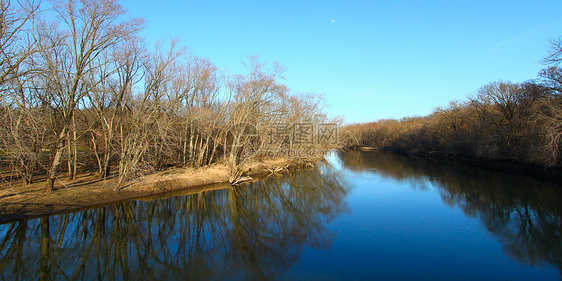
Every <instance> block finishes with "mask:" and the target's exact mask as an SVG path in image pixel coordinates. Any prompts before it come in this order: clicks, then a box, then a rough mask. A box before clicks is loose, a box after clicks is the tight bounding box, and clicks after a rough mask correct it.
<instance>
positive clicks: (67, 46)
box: [43, 0, 142, 191]
mask: <svg viewBox="0 0 562 281" xmlns="http://www.w3.org/2000/svg"><path fill="white" fill-rule="evenodd" d="M51 3H52V6H53V10H54V11H55V13H56V16H57V18H58V19H59V20H60V22H61V23H62V25H63V28H62V30H60V31H58V32H60V34H61V36H62V45H61V47H60V48H57V50H56V51H53V52H45V53H44V54H43V57H44V60H45V62H46V64H47V65H48V70H49V71H48V74H47V76H46V77H45V78H46V82H47V83H46V88H45V96H47V97H49V98H50V100H49V101H50V105H51V107H52V108H53V110H54V111H55V112H56V113H57V115H58V118H59V120H60V124H59V125H58V128H57V129H56V130H55V135H56V147H55V153H54V156H53V161H52V164H51V167H50V169H49V175H48V179H47V183H46V185H45V188H46V190H47V191H50V190H52V189H53V185H54V182H55V179H56V177H57V171H58V168H59V165H60V163H61V158H62V154H63V150H64V148H65V140H67V143H68V142H69V140H68V135H67V133H68V132H69V131H75V130H76V128H75V126H73V125H74V123H73V120H74V114H75V109H76V107H77V105H78V104H79V103H80V102H81V101H82V99H83V98H84V97H85V96H86V95H87V94H88V93H89V92H90V91H92V90H93V89H95V87H97V86H98V84H99V83H101V81H103V80H104V79H105V77H100V79H97V80H93V81H92V80H90V79H86V78H91V77H93V75H91V74H92V72H94V71H96V70H97V69H98V68H100V67H102V66H103V65H105V64H107V61H105V60H103V59H101V58H102V54H103V53H104V52H108V51H109V50H111V47H112V46H115V45H116V44H119V43H120V42H123V41H125V40H127V39H128V38H131V37H134V36H135V35H136V34H137V32H138V31H139V30H140V28H141V25H142V20H140V19H125V18H124V16H125V10H124V9H123V8H122V7H121V6H120V5H119V4H118V3H117V1H116V0H102V1H93V0H84V1H77V0H57V1H52V2H51ZM51 32H53V33H54V32H56V31H51ZM116 71H117V70H114V71H111V72H108V73H107V75H108V76H109V75H113V74H115V72H116ZM72 142H73V143H74V144H75V142H76V139H75V138H73V139H72Z"/></svg>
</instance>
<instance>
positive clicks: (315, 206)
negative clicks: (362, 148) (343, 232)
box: [0, 164, 350, 280]
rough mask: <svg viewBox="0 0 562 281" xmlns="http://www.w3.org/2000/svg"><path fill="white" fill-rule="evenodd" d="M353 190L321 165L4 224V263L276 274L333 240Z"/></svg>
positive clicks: (109, 274) (82, 271)
mask: <svg viewBox="0 0 562 281" xmlns="http://www.w3.org/2000/svg"><path fill="white" fill-rule="evenodd" d="M349 190H350V188H349V187H348V184H346V182H345V180H344V179H343V177H342V176H341V175H340V174H339V172H338V171H336V170H334V169H332V168H331V167H330V166H329V165H324V164H322V165H319V166H316V167H314V168H300V169H298V170H297V169H292V170H290V173H288V174H285V175H283V176H280V175H278V176H272V177H269V178H266V179H264V180H261V181H258V182H255V183H251V184H248V185H246V186H240V187H228V188H224V189H220V190H214V191H205V192H202V193H199V194H192V195H184V196H175V197H170V198H163V199H156V200H137V201H126V202H121V203H118V204H114V205H110V206H106V207H102V208H98V209H93V210H88V211H84V212H79V213H72V214H64V215H58V216H52V217H45V218H40V219H35V220H25V221H19V222H15V223H12V224H6V225H0V237H3V238H2V240H1V241H0V272H2V273H1V276H2V278H3V279H7V280H30V279H40V280H41V279H43V280H46V279H70V280H76V279H125V280H140V279H142V280H145V279H160V280H185V279H187V280H192V279H193V280H216V279H230V278H234V279H273V278H275V277H276V276H279V274H281V273H282V272H283V271H285V270H286V269H288V268H289V267H290V266H291V265H292V264H293V263H295V262H296V261H298V259H299V257H300V253H301V251H302V249H303V247H305V246H307V247H312V248H315V249H324V248H326V247H328V246H330V244H331V241H332V239H333V236H334V233H332V232H330V231H328V230H327V229H326V223H327V222H328V221H330V220H332V219H333V218H335V217H337V216H338V215H340V214H342V213H344V212H347V210H348V206H347V203H346V201H345V198H346V196H347V194H348V193H349ZM175 195H177V194H175Z"/></svg>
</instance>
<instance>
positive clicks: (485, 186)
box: [339, 151, 562, 276]
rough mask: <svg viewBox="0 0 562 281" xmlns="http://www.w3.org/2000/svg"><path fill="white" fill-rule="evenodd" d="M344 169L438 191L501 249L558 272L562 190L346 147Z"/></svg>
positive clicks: (561, 250) (526, 180) (456, 166)
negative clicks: (475, 220) (474, 219)
mask: <svg viewBox="0 0 562 281" xmlns="http://www.w3.org/2000/svg"><path fill="white" fill-rule="evenodd" d="M339 156H340V159H342V163H343V165H344V167H346V168H347V169H350V170H353V171H358V172H362V171H369V172H373V173H377V174H379V175H381V176H383V177H385V178H392V179H395V180H398V181H411V182H413V183H414V185H413V186H416V187H422V188H427V187H428V186H430V185H431V186H435V187H436V188H438V189H439V192H440V194H441V197H442V199H443V201H444V202H445V203H446V204H448V205H449V206H458V207H459V208H461V209H462V210H463V212H464V213H465V214H466V215H467V216H471V217H478V218H479V219H480V220H481V221H482V223H483V224H484V226H485V227H486V228H487V230H488V231H489V232H491V233H492V234H493V235H494V236H495V237H496V238H497V239H498V240H499V241H500V242H501V244H502V246H503V249H504V251H505V252H506V253H508V254H509V255H511V256H512V257H514V258H515V259H517V260H518V261H520V262H525V263H529V264H532V265H543V264H545V263H546V264H551V265H553V266H556V267H558V269H559V271H560V273H561V276H562V204H560V202H562V190H561V189H560V186H557V185H554V184H549V183H545V182H542V181H538V180H534V179H531V178H528V177H522V176H517V175H509V174H502V173H497V172H493V171H489V170H485V169H479V168H474V167H468V166H465V165H460V164H457V163H452V162H448V161H438V160H431V159H421V158H416V157H409V156H398V155H394V154H393V153H391V152H384V151H373V152H361V151H346V152H341V153H340V155H339Z"/></svg>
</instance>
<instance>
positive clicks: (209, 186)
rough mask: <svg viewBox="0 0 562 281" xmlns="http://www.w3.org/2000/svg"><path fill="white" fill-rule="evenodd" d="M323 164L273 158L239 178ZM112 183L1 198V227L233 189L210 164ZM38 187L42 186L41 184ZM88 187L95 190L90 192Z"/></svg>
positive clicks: (249, 166)
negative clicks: (117, 187) (117, 186)
mask: <svg viewBox="0 0 562 281" xmlns="http://www.w3.org/2000/svg"><path fill="white" fill-rule="evenodd" d="M323 160H325V159H324V158H316V159H306V160H303V159H288V158H276V159H268V160H262V161H251V162H248V163H245V164H244V165H242V171H243V173H242V176H243V177H244V178H245V179H246V181H245V182H252V181H256V180H259V179H261V178H263V177H267V176H269V175H272V174H277V173H283V172H285V171H287V169H288V168H291V167H299V166H305V165H309V166H310V165H314V164H316V163H318V162H320V161H323ZM115 182H116V178H112V179H109V180H107V181H104V182H100V181H98V182H94V183H90V184H85V185H77V186H73V183H72V182H67V187H61V188H58V189H57V190H56V191H53V192H51V193H45V192H44V191H43V190H42V188H40V189H36V190H33V191H30V192H27V193H24V192H21V193H19V194H18V193H17V192H16V193H13V194H11V193H8V194H4V195H2V194H0V224H5V223H10V222H14V221H18V220H25V219H33V218H39V217H45V216H52V215H60V214H66V213H73V212H79V211H83V210H88V209H92V208H98V207H102V206H106V205H110V204H114V203H117V202H122V201H127V200H141V199H146V200H149V199H152V198H165V197H168V196H165V194H167V193H171V192H175V191H179V192H181V195H191V194H197V193H202V192H204V191H211V190H217V189H222V188H227V187H229V186H232V184H231V183H230V173H229V170H228V167H227V166H226V165H225V164H211V165H208V166H203V167H200V168H196V169H193V168H169V169H166V170H163V171H159V172H157V173H153V174H150V175H145V176H142V177H139V178H136V179H133V180H131V181H129V182H127V183H126V184H125V185H124V186H123V187H122V188H121V189H120V190H114V188H113V187H112V184H115ZM38 185H39V186H42V183H39V184H38ZM63 186H64V183H63ZM88 187H95V188H92V189H91V190H89V189H88ZM182 191H183V192H182ZM82 192H84V193H82ZM178 195H179V194H178ZM170 196H174V195H170ZM57 201H60V202H57Z"/></svg>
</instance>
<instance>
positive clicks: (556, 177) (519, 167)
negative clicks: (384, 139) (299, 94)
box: [345, 147, 562, 187]
mask: <svg viewBox="0 0 562 281" xmlns="http://www.w3.org/2000/svg"><path fill="white" fill-rule="evenodd" d="M345 149H346V150H361V151H390V152H393V153H396V154H398V155H406V156H411V157H420V158H427V159H434V160H442V161H452V162H456V163H460V164H463V165H467V166H471V167H476V168H482V169H488V170H493V171H497V172H502V173H506V174H515V175H523V176H528V177H531V178H534V179H537V180H541V181H546V182H550V183H555V184H558V185H560V186H561V187H562V169H561V168H549V167H544V166H540V165H537V164H531V163H519V162H514V161H509V160H505V161H500V160H494V159H482V158H476V157H469V156H464V155H455V154H447V153H443V152H438V151H433V152H420V151H403V150H397V149H390V148H376V147H351V148H345Z"/></svg>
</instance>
